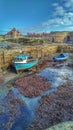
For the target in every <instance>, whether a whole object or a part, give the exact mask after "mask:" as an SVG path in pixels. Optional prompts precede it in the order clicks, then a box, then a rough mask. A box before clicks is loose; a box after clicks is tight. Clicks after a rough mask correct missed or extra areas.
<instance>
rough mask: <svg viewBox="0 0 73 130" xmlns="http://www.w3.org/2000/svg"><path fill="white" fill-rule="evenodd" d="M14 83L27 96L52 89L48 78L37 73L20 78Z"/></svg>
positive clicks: (33, 95)
mask: <svg viewBox="0 0 73 130" xmlns="http://www.w3.org/2000/svg"><path fill="white" fill-rule="evenodd" d="M14 85H15V86H16V87H18V88H19V91H20V92H21V93H22V94H23V95H24V96H26V97H36V96H39V95H40V94H41V93H42V92H43V91H45V90H48V89H50V86H49V84H48V80H47V79H45V78H43V77H40V76H37V75H31V76H27V77H23V78H21V79H18V80H16V82H15V83H14Z"/></svg>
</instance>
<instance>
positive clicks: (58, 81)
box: [0, 64, 73, 130]
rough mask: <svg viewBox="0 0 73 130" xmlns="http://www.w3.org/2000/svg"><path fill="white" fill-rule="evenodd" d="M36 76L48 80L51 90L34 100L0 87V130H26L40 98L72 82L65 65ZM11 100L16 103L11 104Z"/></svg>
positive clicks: (15, 90) (72, 76)
mask: <svg viewBox="0 0 73 130" xmlns="http://www.w3.org/2000/svg"><path fill="white" fill-rule="evenodd" d="M37 75H40V76H42V77H45V78H46V79H48V83H50V85H51V89H50V90H47V91H45V92H43V93H42V94H41V95H40V96H38V97H35V98H27V97H25V96H24V95H22V94H21V93H20V92H19V90H18V88H15V87H12V89H11V91H10V90H9V89H8V88H7V87H6V86H5V87H4V88H2V87H0V130H4V129H7V130H26V128H27V127H28V125H29V124H30V123H31V121H32V120H33V119H34V118H35V109H36V108H37V106H38V105H39V100H40V99H41V97H42V96H44V95H47V94H50V93H53V92H55V91H57V87H59V86H60V85H62V84H64V83H66V82H67V81H68V80H69V81H71V82H73V71H72V69H71V68H70V67H67V66H66V64H64V65H63V66H61V67H59V68H45V69H44V70H43V71H41V72H40V73H38V74H37ZM13 100H18V102H16V103H15V104H13V103H12V102H13Z"/></svg>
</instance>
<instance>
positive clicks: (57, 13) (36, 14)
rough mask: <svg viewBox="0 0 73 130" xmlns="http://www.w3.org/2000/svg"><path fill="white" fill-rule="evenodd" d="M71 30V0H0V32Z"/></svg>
mask: <svg viewBox="0 0 73 130" xmlns="http://www.w3.org/2000/svg"><path fill="white" fill-rule="evenodd" d="M13 27H16V28H17V29H19V30H20V31H21V32H22V33H24V34H25V33H27V32H50V31H73V0H0V33H6V32H7V31H9V30H11V29H12V28H13Z"/></svg>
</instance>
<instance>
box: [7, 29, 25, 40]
mask: <svg viewBox="0 0 73 130" xmlns="http://www.w3.org/2000/svg"><path fill="white" fill-rule="evenodd" d="M21 37H23V35H22V34H21V33H20V32H19V31H18V30H17V29H16V28H13V29H12V30H11V31H9V32H7V34H6V35H5V38H7V39H12V38H21Z"/></svg>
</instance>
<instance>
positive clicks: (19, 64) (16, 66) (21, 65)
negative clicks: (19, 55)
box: [13, 59, 38, 71]
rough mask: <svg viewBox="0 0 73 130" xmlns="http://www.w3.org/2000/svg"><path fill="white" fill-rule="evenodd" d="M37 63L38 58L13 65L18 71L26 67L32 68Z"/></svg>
mask: <svg viewBox="0 0 73 130" xmlns="http://www.w3.org/2000/svg"><path fill="white" fill-rule="evenodd" d="M37 63H38V59H36V60H35V61H30V62H27V63H13V65H14V68H15V69H16V71H18V70H25V69H29V68H32V67H33V66H35V65H37Z"/></svg>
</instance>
